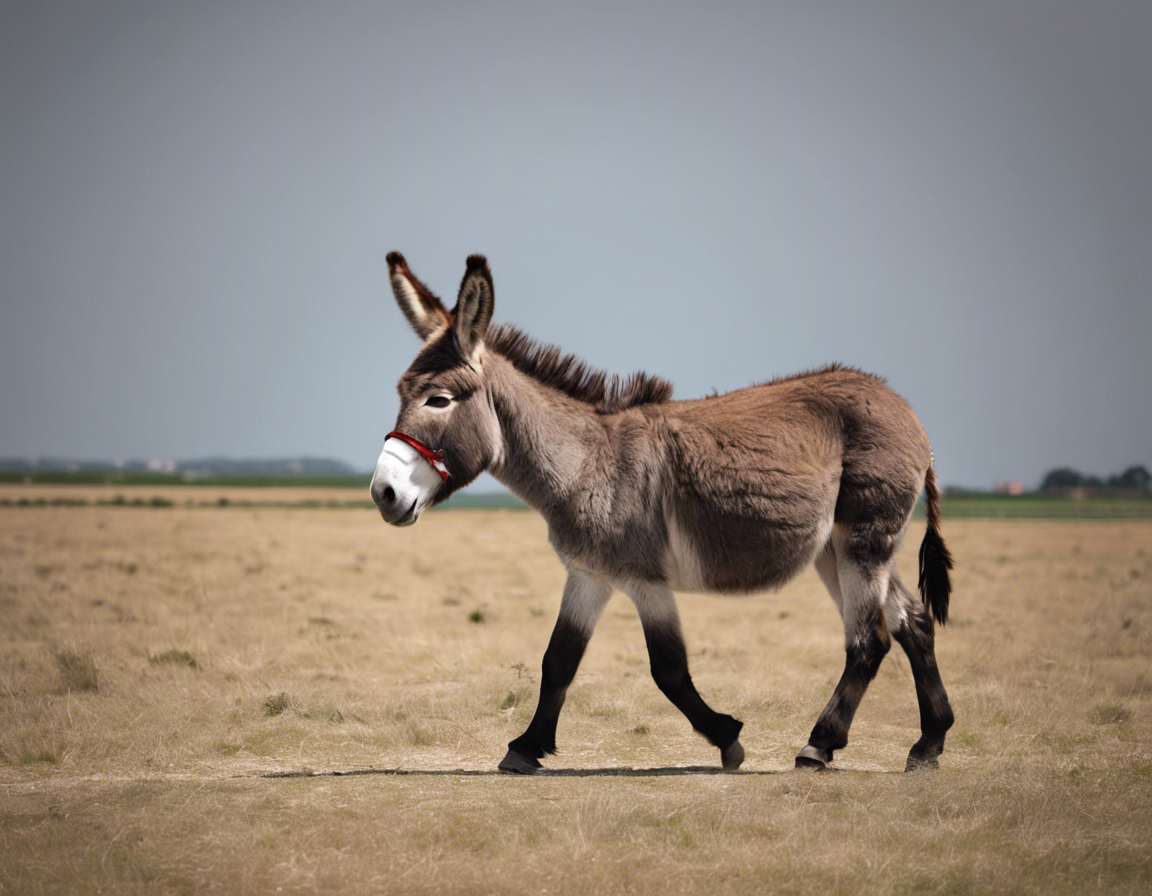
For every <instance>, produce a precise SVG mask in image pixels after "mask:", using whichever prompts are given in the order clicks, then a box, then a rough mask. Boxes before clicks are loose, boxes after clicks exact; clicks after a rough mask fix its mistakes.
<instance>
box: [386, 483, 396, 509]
mask: <svg viewBox="0 0 1152 896" xmlns="http://www.w3.org/2000/svg"><path fill="white" fill-rule="evenodd" d="M395 500H396V492H395V491H394V490H393V488H392V486H390V485H389V486H388V487H386V488H385V489H384V502H385V503H386V504H391V503H392V502H393V501H395Z"/></svg>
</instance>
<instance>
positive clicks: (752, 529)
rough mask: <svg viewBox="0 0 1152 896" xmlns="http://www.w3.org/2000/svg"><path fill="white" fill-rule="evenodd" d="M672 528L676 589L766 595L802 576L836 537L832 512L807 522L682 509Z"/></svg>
mask: <svg viewBox="0 0 1152 896" xmlns="http://www.w3.org/2000/svg"><path fill="white" fill-rule="evenodd" d="M814 509H815V508H814ZM666 526H667V530H668V546H667V548H666V550H665V555H664V575H665V579H666V581H667V583H668V586H669V587H670V588H672V589H673V590H677V591H716V592H727V593H744V592H748V591H763V590H767V589H771V588H777V587H779V586H781V585H783V584H784V583H785V582H787V581H788V580H789V579H791V578H793V577H794V576H796V575H797V574H798V573H800V572H801V571H802V570H803V569H804V568H805V567H806V566H808V564H809V563H811V562H812V560H813V559H814V558H815V556H816V555H817V554H818V553H819V552H820V551H821V550H822V549H823V548H824V546H825V545H826V544H827V542H828V538H829V536H830V535H831V533H832V508H828V509H827V512H823V510H821V512H819V513H813V514H812V515H811V516H810V517H809V518H808V519H807V520H805V521H803V522H797V521H795V520H773V519H763V518H747V517H738V516H730V515H724V514H706V513H701V512H695V513H693V512H692V511H691V510H687V511H686V510H683V509H681V510H680V511H679V512H678V513H674V514H669V515H668V516H667V518H666Z"/></svg>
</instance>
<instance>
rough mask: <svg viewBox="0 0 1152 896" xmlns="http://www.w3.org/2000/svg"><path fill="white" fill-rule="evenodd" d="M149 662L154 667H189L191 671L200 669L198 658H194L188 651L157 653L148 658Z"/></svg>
mask: <svg viewBox="0 0 1152 896" xmlns="http://www.w3.org/2000/svg"><path fill="white" fill-rule="evenodd" d="M148 662H150V663H151V664H152V665H153V666H187V667H188V668H189V669H198V668H200V667H199V666H198V665H197V664H196V657H194V656H192V654H190V653H189V652H188V651H187V650H177V649H176V648H172V649H171V650H165V651H164V652H163V653H155V654H152V655H150V656H149V657H148Z"/></svg>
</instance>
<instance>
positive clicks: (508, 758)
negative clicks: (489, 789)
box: [499, 570, 612, 775]
mask: <svg viewBox="0 0 1152 896" xmlns="http://www.w3.org/2000/svg"><path fill="white" fill-rule="evenodd" d="M611 596H612V586H611V585H609V584H608V583H607V582H605V581H604V580H603V579H598V578H593V577H592V576H589V575H586V574H584V573H581V572H577V571H575V570H571V571H569V573H568V581H567V582H566V583H565V585H564V596H563V597H562V598H561V599H560V615H559V617H558V618H557V619H556V627H555V628H554V629H553V630H552V638H551V640H549V642H548V649H547V650H546V651H544V667H543V673H542V675H541V677H540V700H539V702H538V703H537V704H536V712H535V714H534V715H533V716H532V721H531V722H530V723H529V725H528V730H527V731H525V732H524V733H523V734H521V735H520V736H519V737H518V738H516V739H515V740H514V741H512V742H510V743H509V744H508V753H507V755H505V757H504V758H503V759H502V760H501V761H500V765H499V768H500V771H502V772H513V773H516V774H521V775H530V774H532V773H533V772H535V771H536V770H537V769H538V768H540V760H541V759H542V758H543V756H544V754H545V753H555V752H556V724H557V722H559V720H560V709H561V708H562V707H563V706H564V697H565V696H566V695H567V693H568V685H570V684H572V679H573V678H575V677H576V669H577V667H578V666H579V665H580V660H581V658H582V657H583V656H584V648H585V647H587V646H588V640H589V639H590V638H591V637H592V630H593V629H595V628H596V623H597V621H599V619H600V614H601V613H603V612H604V605H605V604H607V603H608V598H610V597H611Z"/></svg>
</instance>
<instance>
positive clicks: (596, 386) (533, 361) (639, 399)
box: [484, 325, 672, 414]
mask: <svg viewBox="0 0 1152 896" xmlns="http://www.w3.org/2000/svg"><path fill="white" fill-rule="evenodd" d="M484 345H485V347H486V348H488V349H489V350H491V351H494V352H496V353H497V354H499V355H501V356H503V357H504V358H506V359H507V360H509V361H511V362H512V366H513V367H515V368H516V369H517V370H519V371H520V372H521V373H525V374H527V375H528V376H530V377H532V378H533V379H535V380H537V381H539V382H541V383H543V384H544V385H545V386H549V387H550V388H552V389H557V390H559V391H560V392H563V393H564V394H565V395H568V396H570V397H572V398H575V399H576V400H577V401H582V402H585V403H586V404H590V405H592V406H593V407H594V408H595V409H596V411H597V412H598V413H601V414H614V413H616V412H617V411H623V410H625V409H626V408H633V407H636V406H637V405H641V404H663V403H664V402H666V401H668V400H669V399H670V398H671V397H672V384H671V383H670V382H668V381H667V380H666V379H662V378H661V377H658V376H650V375H649V374H647V373H634V374H632V375H631V376H630V377H628V378H627V379H621V378H620V377H618V376H614V375H610V374H608V373H605V372H604V371H603V370H593V369H591V368H590V367H589V366H588V364H587V363H586V362H584V361H581V360H580V359H579V358H577V357H576V356H575V355H566V354H563V353H562V352H561V350H560V349H559V348H557V347H556V346H554V345H540V343H538V342H534V341H533V340H532V339H530V338H528V337H527V336H525V335H524V333H522V332H521V331H520V330H518V329H516V328H515V327H511V326H506V325H504V326H494V327H492V328H491V329H490V330H489V331H488V333H487V335H486V336H485V337H484Z"/></svg>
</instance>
